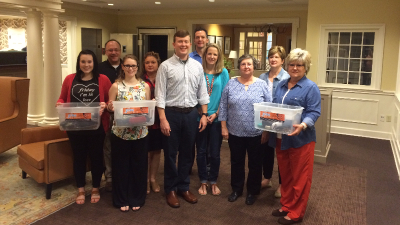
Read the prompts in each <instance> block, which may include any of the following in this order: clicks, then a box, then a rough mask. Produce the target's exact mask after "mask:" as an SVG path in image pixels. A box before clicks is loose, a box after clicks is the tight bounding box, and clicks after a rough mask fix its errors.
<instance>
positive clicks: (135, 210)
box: [132, 206, 142, 212]
mask: <svg viewBox="0 0 400 225" xmlns="http://www.w3.org/2000/svg"><path fill="white" fill-rule="evenodd" d="M137 207H139V208H138V209H133V207H132V211H134V212H137V211H139V210H140V209H141V208H142V207H141V206H137Z"/></svg>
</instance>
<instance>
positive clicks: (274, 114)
mask: <svg viewBox="0 0 400 225" xmlns="http://www.w3.org/2000/svg"><path fill="white" fill-rule="evenodd" d="M302 112H303V107H301V106H293V105H285V104H278V103H271V102H262V103H254V126H255V128H257V129H260V130H266V131H271V132H275V133H281V134H290V133H292V132H293V131H294V127H293V124H300V119H301V113H302Z"/></svg>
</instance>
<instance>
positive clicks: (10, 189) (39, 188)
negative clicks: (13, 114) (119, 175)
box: [0, 147, 104, 224]
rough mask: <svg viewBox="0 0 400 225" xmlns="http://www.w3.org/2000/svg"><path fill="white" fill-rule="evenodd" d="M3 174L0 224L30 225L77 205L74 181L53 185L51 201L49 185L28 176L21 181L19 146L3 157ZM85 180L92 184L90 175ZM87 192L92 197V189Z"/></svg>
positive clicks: (0, 162) (0, 156) (0, 158)
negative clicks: (47, 191)
mask: <svg viewBox="0 0 400 225" xmlns="http://www.w3.org/2000/svg"><path fill="white" fill-rule="evenodd" d="M0 171H1V173H0V174H1V175H0V224H30V223H33V222H34V221H36V220H38V219H41V218H43V217H45V216H47V215H49V214H52V213H53V212H55V211H58V210H60V209H62V208H64V207H65V206H68V205H70V204H72V203H74V202H75V197H76V194H77V190H76V187H75V181H74V179H72V178H71V179H66V180H63V181H60V182H56V183H54V184H53V191H52V196H51V199H48V200H47V199H46V196H45V192H46V184H38V183H37V182H36V181H35V180H33V179H32V178H30V177H29V175H28V177H27V178H26V179H22V177H21V169H20V168H19V166H18V155H17V147H15V148H13V149H11V150H9V151H7V152H4V153H2V154H0ZM86 179H87V183H88V184H90V183H91V176H90V173H88V175H87V178H86ZM102 186H104V182H103V183H102ZM85 189H86V192H87V194H89V190H91V186H89V185H88V186H87V187H85Z"/></svg>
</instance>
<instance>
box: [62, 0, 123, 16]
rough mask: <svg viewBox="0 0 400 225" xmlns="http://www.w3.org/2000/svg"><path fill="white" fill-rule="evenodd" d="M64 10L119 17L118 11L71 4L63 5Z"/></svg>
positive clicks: (65, 3)
mask: <svg viewBox="0 0 400 225" xmlns="http://www.w3.org/2000/svg"><path fill="white" fill-rule="evenodd" d="M62 8H63V9H66V10H68V9H71V10H79V11H86V12H98V13H106V14H111V15H118V10H116V9H106V8H100V7H95V6H89V5H83V4H75V3H71V2H64V3H63V5H62Z"/></svg>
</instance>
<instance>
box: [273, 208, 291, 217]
mask: <svg viewBox="0 0 400 225" xmlns="http://www.w3.org/2000/svg"><path fill="white" fill-rule="evenodd" d="M287 214H288V212H285V211H282V212H281V211H279V209H275V210H274V211H272V215H273V216H276V217H284V216H286V215H287Z"/></svg>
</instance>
